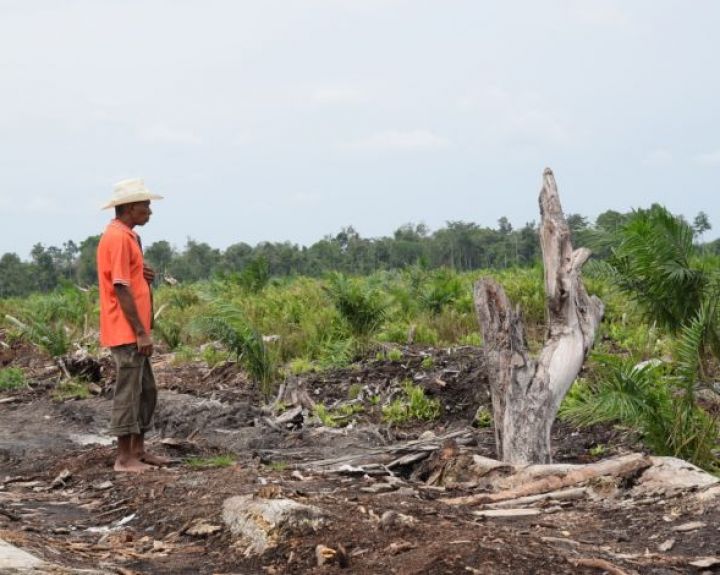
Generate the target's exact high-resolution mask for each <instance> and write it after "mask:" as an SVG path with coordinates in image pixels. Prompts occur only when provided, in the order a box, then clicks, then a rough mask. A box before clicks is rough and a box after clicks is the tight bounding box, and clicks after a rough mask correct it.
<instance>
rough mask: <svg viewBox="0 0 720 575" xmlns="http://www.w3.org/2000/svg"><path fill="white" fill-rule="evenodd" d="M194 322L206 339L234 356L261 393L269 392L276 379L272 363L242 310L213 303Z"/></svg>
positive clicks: (255, 330) (226, 304)
mask: <svg viewBox="0 0 720 575" xmlns="http://www.w3.org/2000/svg"><path fill="white" fill-rule="evenodd" d="M195 323H196V326H197V327H198V328H199V329H200V330H201V331H202V332H203V333H204V334H205V335H206V336H208V337H210V338H212V339H214V340H217V341H219V342H220V343H222V344H223V345H224V346H225V347H226V348H227V349H228V350H230V351H231V352H232V353H233V354H235V357H236V358H237V361H238V362H239V363H240V364H241V365H242V366H243V367H244V368H245V369H246V370H247V371H248V373H249V374H250V375H251V376H252V378H253V379H254V380H255V381H256V382H257V383H258V384H259V385H260V389H261V390H262V391H263V393H264V394H266V395H269V394H270V393H272V391H273V385H274V383H275V381H276V378H277V365H276V362H275V360H274V358H273V356H272V354H271V352H270V350H269V349H268V347H267V345H266V343H265V341H264V340H263V337H262V334H261V333H260V332H259V331H258V330H257V329H255V327H254V326H252V325H251V324H250V322H249V321H248V320H247V317H246V316H245V313H244V312H243V310H242V309H240V308H239V307H237V306H236V305H234V304H233V303H226V302H214V303H213V304H212V305H211V306H210V313H209V314H208V315H205V316H203V317H200V318H198V319H197V320H196V321H195Z"/></svg>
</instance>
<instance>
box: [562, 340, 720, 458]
mask: <svg viewBox="0 0 720 575" xmlns="http://www.w3.org/2000/svg"><path fill="white" fill-rule="evenodd" d="M594 359H595V361H596V362H598V363H599V369H596V370H595V373H596V374H597V377H598V379H597V380H596V381H589V380H578V381H577V382H576V383H575V384H574V385H573V386H572V387H571V388H570V391H569V393H568V394H567V395H566V396H565V399H564V401H563V403H562V405H561V407H560V412H559V415H560V417H561V418H563V419H566V420H568V421H571V422H572V423H575V424H577V425H593V424H596V423H610V422H619V423H622V424H624V425H627V426H629V427H631V428H633V429H636V430H638V431H639V432H640V434H641V436H642V439H643V441H644V442H645V443H646V444H647V445H648V447H650V449H652V450H653V451H654V452H655V453H657V454H659V455H672V456H674V457H679V458H682V459H686V460H687V461H690V462H692V463H694V464H696V465H698V466H700V467H703V468H706V469H713V468H715V467H716V465H717V459H716V457H715V455H714V453H713V450H714V449H715V447H716V445H717V440H718V424H717V420H716V419H715V418H713V417H712V416H710V415H709V414H708V413H707V412H706V411H704V410H703V409H702V408H701V407H700V406H698V405H697V404H696V403H695V401H694V398H693V397H692V390H691V389H689V388H688V387H686V386H685V385H684V384H685V383H686V382H685V381H680V380H678V379H677V378H676V377H675V376H674V375H673V374H672V373H669V372H668V371H669V367H668V366H666V365H664V364H662V363H659V362H647V363H645V364H641V365H638V364H636V362H635V360H634V359H632V358H620V357H613V356H609V355H599V354H595V355H594Z"/></svg>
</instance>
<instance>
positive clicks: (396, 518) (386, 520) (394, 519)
mask: <svg viewBox="0 0 720 575" xmlns="http://www.w3.org/2000/svg"><path fill="white" fill-rule="evenodd" d="M416 523H417V519H415V518H414V517H412V516H411V515H405V514H404V513H398V512H397V511H386V512H385V513H383V514H382V516H381V517H380V526H381V527H382V528H383V529H390V528H393V527H411V526H413V525H415V524H416Z"/></svg>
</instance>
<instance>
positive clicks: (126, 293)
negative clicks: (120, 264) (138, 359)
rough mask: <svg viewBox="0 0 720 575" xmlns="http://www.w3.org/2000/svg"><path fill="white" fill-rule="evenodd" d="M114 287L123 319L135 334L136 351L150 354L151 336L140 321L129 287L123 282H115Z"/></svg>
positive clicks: (151, 348) (151, 350)
mask: <svg viewBox="0 0 720 575" xmlns="http://www.w3.org/2000/svg"><path fill="white" fill-rule="evenodd" d="M114 287H115V294H117V297H118V302H119V303H120V309H122V311H123V314H125V319H127V320H128V322H129V323H130V326H131V327H132V328H133V331H134V332H135V335H136V336H137V347H138V351H139V352H140V353H141V354H142V355H147V356H148V357H149V356H151V355H152V352H153V342H152V338H151V337H150V334H149V333H148V332H147V331H146V330H145V326H144V325H143V324H142V322H141V321H140V316H139V315H138V311H137V307H136V306H135V300H134V299H133V296H132V293H131V292H130V288H129V287H128V286H126V285H124V284H115V285H114Z"/></svg>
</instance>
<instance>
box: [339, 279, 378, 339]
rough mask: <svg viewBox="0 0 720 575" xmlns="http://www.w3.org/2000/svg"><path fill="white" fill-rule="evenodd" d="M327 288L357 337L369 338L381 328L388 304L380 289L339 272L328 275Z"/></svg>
mask: <svg viewBox="0 0 720 575" xmlns="http://www.w3.org/2000/svg"><path fill="white" fill-rule="evenodd" d="M325 290H326V292H327V293H328V295H329V296H330V299H331V300H332V302H333V304H334V305H335V308H336V309H337V311H338V312H339V313H340V315H341V316H342V318H343V319H344V320H345V322H347V324H348V326H349V327H350V330H351V331H352V333H353V335H354V336H355V337H358V338H367V337H369V336H370V335H372V334H374V333H375V332H377V331H378V330H379V329H380V327H381V326H382V324H383V321H384V320H385V314H386V310H387V304H386V303H385V302H384V301H383V297H382V294H381V293H380V292H379V291H377V290H376V289H373V288H370V287H368V286H367V285H363V284H362V283H361V282H360V281H359V280H356V279H350V278H347V277H345V276H344V275H343V274H339V273H333V274H331V275H330V276H328V280H327V286H326V288H325Z"/></svg>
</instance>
